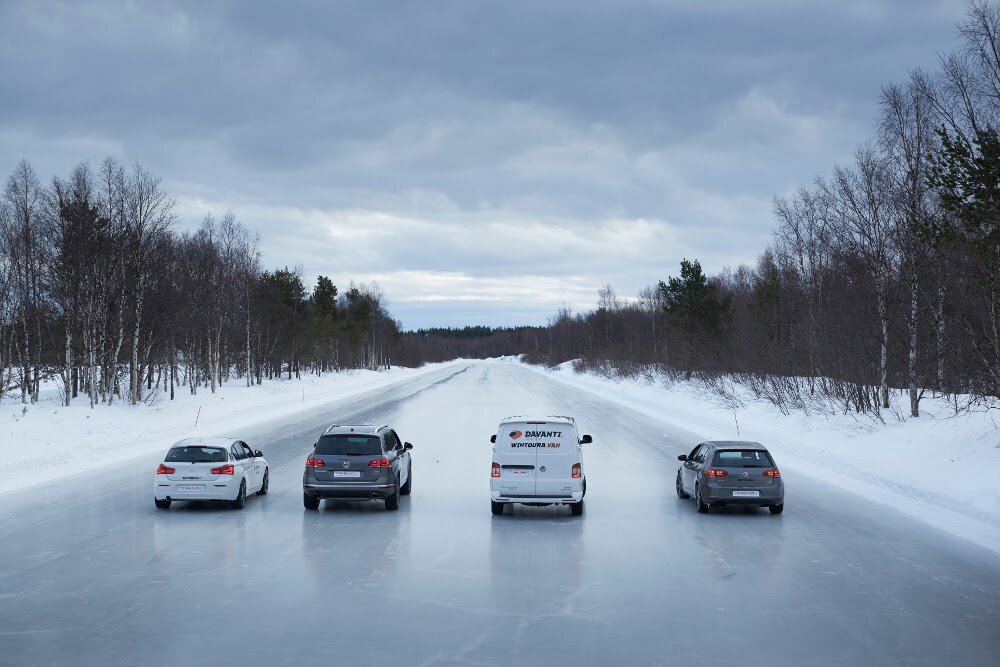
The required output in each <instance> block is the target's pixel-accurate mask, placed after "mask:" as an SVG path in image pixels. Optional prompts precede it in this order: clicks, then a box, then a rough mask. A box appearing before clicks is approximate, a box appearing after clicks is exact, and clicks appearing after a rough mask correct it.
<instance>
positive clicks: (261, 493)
mask: <svg viewBox="0 0 1000 667" xmlns="http://www.w3.org/2000/svg"><path fill="white" fill-rule="evenodd" d="M267 478H268V470H267V468H264V481H263V482H262V483H261V485H260V491H258V492H257V495H258V496H266V495H267V485H268V479H267Z"/></svg>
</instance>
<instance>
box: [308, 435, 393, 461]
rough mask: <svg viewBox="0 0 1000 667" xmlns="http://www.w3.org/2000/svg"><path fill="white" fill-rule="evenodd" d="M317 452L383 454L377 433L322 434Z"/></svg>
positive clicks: (344, 454)
mask: <svg viewBox="0 0 1000 667" xmlns="http://www.w3.org/2000/svg"><path fill="white" fill-rule="evenodd" d="M316 453H317V454H331V455H335V456H381V455H382V444H381V443H380V442H379V437H378V436H377V435H353V434H347V433H338V434H335V435H324V436H322V437H321V438H320V439H319V442H318V443H317V444H316Z"/></svg>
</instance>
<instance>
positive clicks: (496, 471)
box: [490, 461, 500, 477]
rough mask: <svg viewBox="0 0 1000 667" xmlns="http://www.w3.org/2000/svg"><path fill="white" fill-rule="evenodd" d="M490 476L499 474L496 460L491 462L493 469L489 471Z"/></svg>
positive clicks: (498, 465)
mask: <svg viewBox="0 0 1000 667" xmlns="http://www.w3.org/2000/svg"><path fill="white" fill-rule="evenodd" d="M490 476H492V477H499V476H500V464H499V463H497V462H496V461H494V462H493V470H492V471H491V472H490Z"/></svg>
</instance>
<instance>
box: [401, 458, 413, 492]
mask: <svg viewBox="0 0 1000 667" xmlns="http://www.w3.org/2000/svg"><path fill="white" fill-rule="evenodd" d="M411 491H413V464H412V463H411V464H410V465H409V466H408V467H407V469H406V484H404V485H403V488H402V489H400V490H399V492H400V493H401V494H403V495H404V496H408V495H410V492H411Z"/></svg>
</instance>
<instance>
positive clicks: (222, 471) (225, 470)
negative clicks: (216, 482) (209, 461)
mask: <svg viewBox="0 0 1000 667" xmlns="http://www.w3.org/2000/svg"><path fill="white" fill-rule="evenodd" d="M233 472H234V471H233V464H232V463H227V464H226V465H224V466H219V467H218V468H212V474H213V475H232V474H233Z"/></svg>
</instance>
